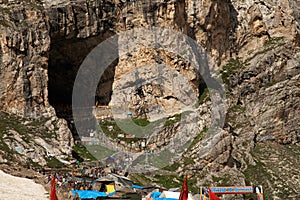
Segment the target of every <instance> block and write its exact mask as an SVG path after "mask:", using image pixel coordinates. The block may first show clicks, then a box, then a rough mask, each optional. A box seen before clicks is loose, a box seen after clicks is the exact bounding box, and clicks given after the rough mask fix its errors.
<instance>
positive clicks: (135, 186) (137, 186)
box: [132, 184, 143, 190]
mask: <svg viewBox="0 0 300 200" xmlns="http://www.w3.org/2000/svg"><path fill="white" fill-rule="evenodd" d="M132 187H133V188H135V189H140V190H141V189H143V186H139V185H134V184H132Z"/></svg>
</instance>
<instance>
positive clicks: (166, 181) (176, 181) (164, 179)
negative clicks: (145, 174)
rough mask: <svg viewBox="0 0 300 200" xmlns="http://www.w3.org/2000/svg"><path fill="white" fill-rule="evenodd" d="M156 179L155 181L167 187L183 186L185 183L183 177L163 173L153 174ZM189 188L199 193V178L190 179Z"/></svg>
mask: <svg viewBox="0 0 300 200" xmlns="http://www.w3.org/2000/svg"><path fill="white" fill-rule="evenodd" d="M153 178H155V179H156V180H154V182H156V183H158V184H160V185H162V186H163V187H165V188H168V189H169V188H177V187H181V186H182V184H183V177H178V176H175V175H162V174H155V175H154V176H153ZM187 182H188V190H189V191H191V192H193V193H197V192H199V188H198V187H197V186H196V184H197V180H196V179H195V178H189V179H188V181H187Z"/></svg>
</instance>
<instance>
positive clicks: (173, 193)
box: [159, 191, 194, 200]
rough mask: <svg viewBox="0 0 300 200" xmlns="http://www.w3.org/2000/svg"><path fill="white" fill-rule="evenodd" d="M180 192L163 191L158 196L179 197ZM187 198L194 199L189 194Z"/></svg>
mask: <svg viewBox="0 0 300 200" xmlns="http://www.w3.org/2000/svg"><path fill="white" fill-rule="evenodd" d="M179 196H180V192H172V191H163V192H162V194H161V195H160V196H159V198H172V199H179ZM188 200H194V198H193V196H192V195H191V194H189V196H188Z"/></svg>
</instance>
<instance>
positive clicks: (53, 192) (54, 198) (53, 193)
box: [50, 175, 58, 200]
mask: <svg viewBox="0 0 300 200" xmlns="http://www.w3.org/2000/svg"><path fill="white" fill-rule="evenodd" d="M55 187H56V183H55V175H54V176H53V177H52V181H51V189H50V200H58V199H57V196H56V188H55Z"/></svg>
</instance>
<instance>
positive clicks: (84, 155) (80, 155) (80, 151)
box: [72, 144, 97, 162]
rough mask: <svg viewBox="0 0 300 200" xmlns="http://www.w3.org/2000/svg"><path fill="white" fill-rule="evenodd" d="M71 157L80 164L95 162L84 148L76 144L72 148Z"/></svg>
mask: <svg viewBox="0 0 300 200" xmlns="http://www.w3.org/2000/svg"><path fill="white" fill-rule="evenodd" d="M72 156H73V157H74V158H75V159H77V160H78V161H80V162H83V161H95V160H97V159H96V158H95V157H94V156H93V155H92V154H91V153H90V152H89V150H88V149H87V148H86V147H85V146H82V145H78V144H76V145H75V146H74V147H73V150H72Z"/></svg>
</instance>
